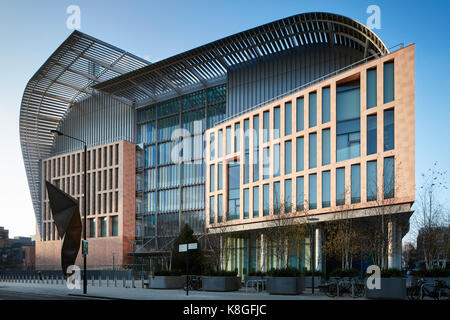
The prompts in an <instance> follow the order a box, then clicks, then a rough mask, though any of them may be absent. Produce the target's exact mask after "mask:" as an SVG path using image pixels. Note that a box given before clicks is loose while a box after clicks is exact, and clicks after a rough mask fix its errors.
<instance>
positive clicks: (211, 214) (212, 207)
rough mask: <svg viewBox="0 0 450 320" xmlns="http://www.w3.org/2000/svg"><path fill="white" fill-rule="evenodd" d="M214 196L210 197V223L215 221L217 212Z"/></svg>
mask: <svg viewBox="0 0 450 320" xmlns="http://www.w3.org/2000/svg"><path fill="white" fill-rule="evenodd" d="M215 209H216V208H215V203H214V196H211V197H209V223H214V212H215Z"/></svg>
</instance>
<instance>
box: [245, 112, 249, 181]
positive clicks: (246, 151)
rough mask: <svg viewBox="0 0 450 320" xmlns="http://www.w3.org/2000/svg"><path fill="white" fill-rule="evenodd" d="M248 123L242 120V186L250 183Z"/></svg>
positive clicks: (246, 120)
mask: <svg viewBox="0 0 450 320" xmlns="http://www.w3.org/2000/svg"><path fill="white" fill-rule="evenodd" d="M249 138H250V121H249V120H248V119H245V120H244V157H245V159H244V184H246V183H249V182H250V166H249V165H250V142H249Z"/></svg>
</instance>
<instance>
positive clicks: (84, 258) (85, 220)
mask: <svg viewBox="0 0 450 320" xmlns="http://www.w3.org/2000/svg"><path fill="white" fill-rule="evenodd" d="M50 132H51V133H52V134H53V135H54V136H65V137H67V138H70V139H74V140H77V141H79V142H81V143H83V144H84V152H83V158H84V164H83V194H84V197H83V212H84V219H83V221H84V222H83V238H84V241H87V235H86V226H87V212H86V198H87V193H86V176H87V174H86V155H87V145H86V142H85V141H83V140H81V139H78V138H75V137H72V136H69V135H67V134H65V133H63V132H61V131H59V130H50ZM86 260H87V255H86V254H83V294H87V266H86Z"/></svg>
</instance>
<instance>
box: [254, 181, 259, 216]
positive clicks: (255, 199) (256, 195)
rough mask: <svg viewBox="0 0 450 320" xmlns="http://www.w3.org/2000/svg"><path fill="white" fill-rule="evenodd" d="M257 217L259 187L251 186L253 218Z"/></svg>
mask: <svg viewBox="0 0 450 320" xmlns="http://www.w3.org/2000/svg"><path fill="white" fill-rule="evenodd" d="M256 217H259V187H253V218H256Z"/></svg>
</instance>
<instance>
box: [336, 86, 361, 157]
mask: <svg viewBox="0 0 450 320" xmlns="http://www.w3.org/2000/svg"><path fill="white" fill-rule="evenodd" d="M357 82H358V83H357V84H356V83H352V84H346V85H344V86H340V87H338V88H337V89H336V94H337V97H336V109H337V112H336V113H337V115H336V116H337V126H336V131H337V132H336V153H337V154H336V158H337V161H343V160H347V159H352V158H357V157H359V156H360V90H359V80H357Z"/></svg>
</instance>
